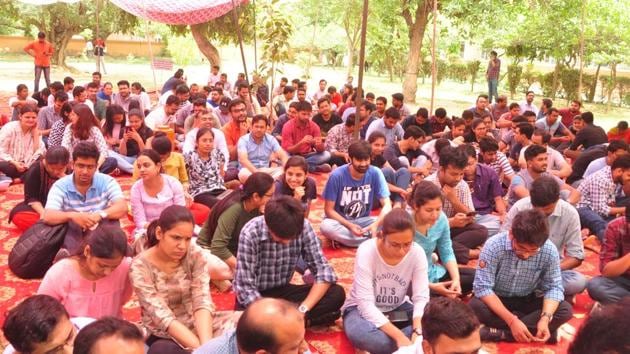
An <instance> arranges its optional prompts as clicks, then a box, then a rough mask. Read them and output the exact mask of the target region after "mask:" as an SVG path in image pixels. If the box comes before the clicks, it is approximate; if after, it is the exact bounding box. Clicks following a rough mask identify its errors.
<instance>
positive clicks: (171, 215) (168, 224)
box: [147, 205, 195, 247]
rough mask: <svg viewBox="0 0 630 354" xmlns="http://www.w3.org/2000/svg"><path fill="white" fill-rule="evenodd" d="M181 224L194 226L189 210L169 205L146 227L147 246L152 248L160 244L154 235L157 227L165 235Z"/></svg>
mask: <svg viewBox="0 0 630 354" xmlns="http://www.w3.org/2000/svg"><path fill="white" fill-rule="evenodd" d="M181 222H185V223H190V224H192V225H194V224H195V219H194V218H193V215H192V214H191V213H190V210H188V209H187V208H186V207H183V206H181V205H171V206H168V207H166V209H164V210H162V212H161V213H160V217H159V218H158V219H156V220H153V221H151V223H150V224H149V226H148V227H147V240H148V245H147V246H148V247H153V246H155V245H157V244H158V243H159V242H160V241H159V240H158V239H157V235H156V230H157V228H158V226H159V227H160V229H161V230H162V233H165V232H167V231H168V230H170V229H172V228H174V227H175V225H177V224H179V223H181Z"/></svg>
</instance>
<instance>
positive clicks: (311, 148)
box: [282, 101, 331, 173]
mask: <svg viewBox="0 0 630 354" xmlns="http://www.w3.org/2000/svg"><path fill="white" fill-rule="evenodd" d="M295 108H296V110H297V116H296V117H295V119H291V120H289V121H288V122H287V123H286V124H285V125H284V127H283V128H282V148H283V149H284V150H286V151H287V152H288V153H289V154H291V155H301V156H303V157H304V158H305V159H306V162H307V163H308V170H309V172H320V173H326V172H330V170H331V167H330V165H329V164H328V163H327V162H328V160H330V153H329V152H328V151H326V150H325V145H324V142H323V140H322V137H321V132H320V129H319V126H318V125H317V124H315V122H313V121H312V120H311V113H312V111H313V107H312V106H311V104H310V103H308V102H304V101H303V102H297V103H296V107H295Z"/></svg>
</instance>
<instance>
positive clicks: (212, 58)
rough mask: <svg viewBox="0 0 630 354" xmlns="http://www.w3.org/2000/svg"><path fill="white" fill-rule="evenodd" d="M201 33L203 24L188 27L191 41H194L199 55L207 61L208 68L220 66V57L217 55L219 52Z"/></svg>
mask: <svg viewBox="0 0 630 354" xmlns="http://www.w3.org/2000/svg"><path fill="white" fill-rule="evenodd" d="M203 32H204V31H203V24H198V25H192V26H190V33H192V36H193V39H194V40H195V43H197V48H199V51H200V52H201V54H203V56H205V57H206V59H208V62H209V63H210V66H213V65H219V66H221V56H220V55H219V50H218V49H217V48H216V47H215V46H214V45H212V43H210V41H209V40H208V38H207V37H206V36H205V34H204V33H203Z"/></svg>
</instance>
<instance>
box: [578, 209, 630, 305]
mask: <svg viewBox="0 0 630 354" xmlns="http://www.w3.org/2000/svg"><path fill="white" fill-rule="evenodd" d="M624 207H625V209H626V215H625V216H622V217H619V218H616V219H614V220H613V221H611V222H610V223H609V224H608V227H607V228H606V233H605V238H604V242H603V246H602V250H601V253H600V256H599V257H600V258H599V269H600V271H601V274H602V275H601V276H597V277H594V278H593V279H591V280H590V281H589V282H588V285H587V288H588V294H589V295H590V296H591V297H592V298H593V300H595V301H599V302H601V303H602V304H610V303H614V302H619V301H621V300H622V299H623V298H628V297H630V228H629V227H628V223H629V220H628V215H629V214H628V212H630V210H628V207H630V203H627V202H626V205H625V206H624Z"/></svg>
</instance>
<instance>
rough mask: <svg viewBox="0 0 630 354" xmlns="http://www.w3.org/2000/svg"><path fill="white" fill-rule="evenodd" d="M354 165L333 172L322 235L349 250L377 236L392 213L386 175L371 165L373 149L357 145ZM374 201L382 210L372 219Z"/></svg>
mask: <svg viewBox="0 0 630 354" xmlns="http://www.w3.org/2000/svg"><path fill="white" fill-rule="evenodd" d="M348 155H349V156H350V163H349V164H347V165H344V166H342V167H339V168H337V169H336V170H335V171H333V172H332V173H331V174H330V176H329V178H328V181H327V182H326V186H325V187H324V193H323V197H324V212H325V213H326V218H325V219H324V220H323V221H322V223H321V225H320V231H321V233H322V235H324V236H325V237H326V238H329V239H330V240H333V241H336V242H339V243H341V244H343V245H345V246H348V247H357V246H358V245H359V244H360V243H361V242H363V241H365V240H367V239H369V238H370V237H372V236H374V235H376V231H377V228H378V226H379V225H380V224H381V222H382V220H383V218H384V217H385V215H386V214H387V213H388V212H389V211H390V210H391V202H390V200H389V190H388V189H387V183H386V182H385V177H384V176H383V173H382V172H381V171H380V170H379V169H378V168H376V167H374V166H371V165H370V156H371V147H370V144H369V143H368V142H367V141H364V140H361V141H355V142H354V143H352V144H351V145H350V147H349V148H348ZM374 200H378V201H379V202H380V203H381V206H382V209H381V212H380V214H379V216H378V217H377V218H375V217H372V216H370V212H371V210H372V204H373V202H374Z"/></svg>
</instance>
